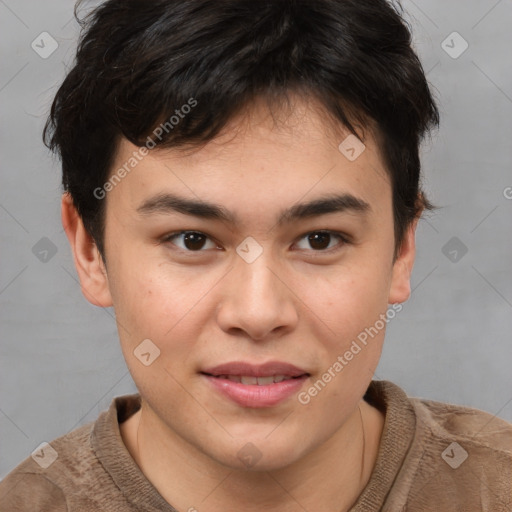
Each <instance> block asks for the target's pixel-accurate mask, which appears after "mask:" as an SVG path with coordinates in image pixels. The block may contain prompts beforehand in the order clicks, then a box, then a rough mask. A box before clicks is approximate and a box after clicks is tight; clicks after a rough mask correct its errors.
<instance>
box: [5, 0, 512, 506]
mask: <svg viewBox="0 0 512 512" xmlns="http://www.w3.org/2000/svg"><path fill="white" fill-rule="evenodd" d="M410 42H411V41H410V33H409V31H408V29H407V28H406V26H405V24H404V22H403V20H402V18H401V15H400V13H399V11H397V10H396V9H395V8H393V7H392V6H390V5H389V4H388V3H386V2H385V1H384V0H365V1H361V0H357V1H356V0H314V1H313V0H268V1H267V0H266V1H260V2H254V1H250V0H220V1H216V2H212V1H209V0H151V1H148V0H108V1H106V2H105V3H104V4H102V5H101V6H100V7H99V8H98V9H97V10H96V11H95V12H94V14H93V15H92V16H91V18H90V19H89V20H88V23H87V24H86V25H85V29H84V33H83V36H82V39H81V43H80V45H79V49H78V53H77V60H76V63H75V66H74V67H73V68H72V69H71V71H70V72H69V74H68V76H67V77H66V79H65V81H64V83H63V85H62V86H61V88H60V90H59V92H58V93H57V96H56V99H55V102H54V104H53V107H52V113H51V117H50V119H49V123H48V125H47V130H46V136H47V141H48V143H49V146H50V147H51V148H52V149H54V150H58V151H59V153H60V155H61V158H62V164H63V184H64V188H65V193H64V196H63V199H62V220H63V225H64V227H65V230H66V233H67V236H68V239H69V242H70V244H71V247H72V249H73V254H74V261H75V265H76V268H77V272H78V275H79V277H80V282H81V286H82V290H83V293H84V295H85V297H86V298H87V300H89V301H90V302H91V303H93V304H95V305H97V306H101V307H109V306H113V307H114V309H115V313H116V319H117V324H118V330H119V337H120V342H121V346H122V350H123V354H124V357H125V359H126V363H127V365H128V368H129V370H130V372H131V375H132V377H133V379H134V382H135V383H136V385H137V388H138V390H139V394H137V395H129V396H122V397H117V398H115V399H114V400H113V402H112V404H111V406H110V409H109V410H108V411H106V412H103V413H102V414H101V415H100V416H99V418H98V419H97V420H96V421H95V422H93V423H91V424H88V425H85V426H83V427H81V428H78V429H76V430H74V431H73V432H70V433H68V434H66V435H65V436H62V437H60V438H58V439H56V440H54V441H52V442H51V443H49V445H45V446H44V447H42V449H41V452H40V453H36V454H35V455H33V456H32V457H29V458H27V460H25V461H24V462H22V463H21V464H20V465H19V466H18V467H17V468H16V469H15V470H14V471H13V472H12V473H10V474H9V475H8V477H7V478H5V479H4V481H3V482H2V483H1V484H0V505H1V506H0V508H1V510H2V511H4V510H5V511H16V512H17V511H29V510H30V511H33V510H44V511H50V510H51V511H70V512H71V511H93V510H105V511H114V510H115V511H138V510H145V511H147V510H155V511H156V510H158V511H180V512H184V511H195V510H197V511H199V512H203V511H204V512H220V511H232V510H244V511H261V510H265V511H270V512H273V511H280V512H283V511H285V512H292V511H293V512H295V511H309V512H324V511H326V512H333V511H337V512H340V511H348V510H350V511H357V512H362V511H377V510H384V511H389V512H392V511H393V512H395V511H440V510H442V511H447V510H450V511H451V510H459V511H462V510H464V511H477V510H485V511H490V510H492V511H505V510H510V506H511V502H510V482H511V462H512V454H511V447H510V436H511V435H512V427H511V426H510V425H509V424H508V423H506V422H504V421H502V420H500V419H498V418H495V417H493V416H491V415H490V414H487V413H484V412H481V411H477V410H474V409H469V408H464V407H457V406H452V405H448V404H442V403H437V402H431V401H426V400H419V399H412V398H409V397H407V395H406V394H405V393H404V391H402V390H401V389H400V388H398V387H397V386H396V385H394V384H392V383H390V382H385V381H384V382H383V381H372V376H373V373H374V370H375V368H376V366H377V363H378V361H379V357H380V353H381V349H382V344H383V340H384V332H385V327H386V324H387V322H388V321H389V320H390V319H391V318H393V316H395V315H396V314H397V312H398V311H400V309H401V303H402V302H404V301H406V300H407V299H408V297H409V294H410V285H409V280H410V275H411V270H412V267H413V262H414V256H415V240H414V235H415V229H416V224H417V221H418V219H419V217H420V215H421V212H422V211H423V209H425V208H430V204H429V202H428V201H427V199H426V198H425V196H424V195H423V193H422V191H421V189H420V186H419V175H420V162H419V157H418V149H419V143H420V141H421V140H422V138H423V136H424V135H425V133H426V132H427V131H428V130H429V128H431V127H433V126H435V125H437V122H438V112H437V109H436V106H435V104H434V101H433V99H432V97H431V94H430V91H429V88H428V85H427V83H426V80H425V77H424V74H423V70H422V68H421V65H420V63H419V61H418V59H417V57H416V55H415V54H414V52H413V50H412V49H411V45H410Z"/></svg>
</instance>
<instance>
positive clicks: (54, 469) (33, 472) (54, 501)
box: [0, 422, 99, 512]
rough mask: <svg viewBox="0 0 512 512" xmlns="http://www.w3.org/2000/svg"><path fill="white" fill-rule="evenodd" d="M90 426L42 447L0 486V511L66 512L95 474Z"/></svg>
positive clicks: (0, 483)
mask: <svg viewBox="0 0 512 512" xmlns="http://www.w3.org/2000/svg"><path fill="white" fill-rule="evenodd" d="M93 426H94V422H91V423H88V424H87V425H84V426H82V427H79V428H77V429H75V430H73V431H71V432H69V433H68V434H65V435H63V436H61V437H58V438H56V439H54V440H53V441H51V442H49V443H42V444H41V445H40V446H39V447H38V448H37V449H36V450H35V451H34V452H33V453H32V454H31V455H30V456H29V457H27V458H26V459H25V460H23V461H22V462H21V463H20V464H19V465H18V466H17V467H16V468H14V469H13V470H12V471H11V472H10V473H9V474H8V475H7V476H6V477H5V478H4V479H3V480H2V481H1V482H0V510H9V511H12V512H25V511H29V510H30V511H32V510H44V511H49V512H50V511H51V512H61V511H67V510H68V508H69V507H68V502H67V496H69V495H71V494H75V493H77V492H78V489H79V488H80V486H81V485H82V484H84V483H85V480H86V479H87V478H90V477H91V476H92V475H93V474H94V473H96V472H97V466H98V465H99V461H98V460H97V458H96V456H95V454H94V452H93V450H92V447H91V444H90V437H91V432H92V429H93Z"/></svg>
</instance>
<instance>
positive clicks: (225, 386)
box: [200, 361, 310, 408]
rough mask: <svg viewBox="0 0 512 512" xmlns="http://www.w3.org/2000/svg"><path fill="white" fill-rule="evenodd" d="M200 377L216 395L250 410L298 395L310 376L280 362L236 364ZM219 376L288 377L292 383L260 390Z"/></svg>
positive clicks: (224, 366)
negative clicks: (218, 394) (219, 394)
mask: <svg viewBox="0 0 512 512" xmlns="http://www.w3.org/2000/svg"><path fill="white" fill-rule="evenodd" d="M200 373H201V375H202V376H203V378H204V379H206V380H207V381H208V383H209V384H210V385H211V386H212V387H213V388H214V389H215V390H216V391H217V392H219V393H221V394H222V395H224V396H225V397H227V398H229V399H230V400H232V401H233V402H235V403H236V404H238V405H240V406H241V407H250V408H262V407H272V406H275V405H277V404H279V403H280V402H282V401H284V400H286V399H287V398H289V397H290V396H291V395H293V394H295V393H297V392H298V391H299V390H300V388H301V387H302V386H303V385H304V382H305V381H306V380H307V379H308V378H309V376H310V374H309V373H308V372H306V371H305V370H302V369H301V368H298V367H297V366H294V365H292V364H289V363H284V362H280V361H270V362H267V363H264V364H260V365H255V364H250V363H246V362H243V361H234V362H231V363H225V364H221V365H218V366H215V367H211V368H207V369H205V370H203V371H201V372H200ZM219 375H222V376H224V375H238V376H248V377H270V376H274V375H285V376H286V377H289V379H288V380H283V381H281V382H274V383H272V384H266V385H261V386H260V385H255V384H242V383H239V382H234V381H232V380H229V379H226V378H222V377H218V376H219Z"/></svg>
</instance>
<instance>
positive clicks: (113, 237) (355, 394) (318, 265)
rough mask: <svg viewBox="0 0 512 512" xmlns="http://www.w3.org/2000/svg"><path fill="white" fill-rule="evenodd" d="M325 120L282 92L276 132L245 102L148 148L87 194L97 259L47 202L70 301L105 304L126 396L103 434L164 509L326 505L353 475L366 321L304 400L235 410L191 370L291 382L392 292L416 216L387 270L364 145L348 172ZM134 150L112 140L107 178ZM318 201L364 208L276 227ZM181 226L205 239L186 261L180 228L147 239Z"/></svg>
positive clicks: (369, 155) (365, 461)
mask: <svg viewBox="0 0 512 512" xmlns="http://www.w3.org/2000/svg"><path fill="white" fill-rule="evenodd" d="M328 126H329V123H328V122H326V118H325V114H322V113H321V110H320V109H319V108H318V106H317V105H315V104H312V103H306V102H304V101H301V100H300V99H299V100H298V101H297V102H296V104H295V106H294V109H293V111H292V112H291V113H290V112H289V113H288V114H287V115H286V116H285V117H284V118H283V119H281V121H280V122H279V123H277V124H276V123H274V122H273V120H272V117H271V116H269V114H268V111H267V109H266V107H265V105H264V104H262V103H261V102H257V101H256V102H255V103H254V104H253V105H252V108H251V109H250V110H249V111H248V112H247V113H246V115H243V116H240V117H239V118H236V119H233V120H232V122H231V123H230V124H229V125H228V126H226V128H225V130H224V131H223V132H222V133H221V134H220V135H219V136H218V137H217V138H216V139H214V140H213V141H211V142H210V143H208V144H207V145H205V146H204V147H202V148H200V149H198V150H196V151H195V152H193V153H190V152H189V153H183V152H182V151H180V150H177V149H172V150H155V151H152V152H150V153H149V155H147V156H146V157H145V158H144V159H142V161H141V162H140V163H138V165H137V166H136V167H135V168H134V169H133V170H132V171H131V172H130V173H129V174H127V175H126V177H124V178H123V180H122V181H121V183H119V184H118V185H117V186H116V187H114V189H113V190H111V191H110V192H108V194H107V197H106V198H105V200H106V201H107V209H106V228H105V259H106V265H104V263H103V261H102V259H101V257H100V254H99V253H98V250H97V248H96V246H95V245H94V243H93V241H92V239H91V237H90V236H89V235H88V233H87V232H86V230H85V229H84V226H83V224H82V221H81V219H80V217H79V216H78V214H77V212H76V210H75V208H74V207H73V204H72V201H71V200H70V197H69V196H68V195H67V194H65V195H64V196H63V200H62V220H63V224H64V226H65V228H66V233H67V236H68V238H69V241H70V244H71V247H72V249H73V254H74V260H75V265H76V268H77V271H78V275H79V277H80V283H81V287H82V291H83V293H84V295H85V297H86V298H87V299H88V300H89V301H90V302H91V303H93V304H95V305H98V306H101V307H109V306H113V307H114V308H115V313H116V318H117V323H118V330H119V337H120V341H121V347H122V350H123V354H124V357H125V359H126V362H127V365H128V368H129V370H130V372H131V375H132V377H133V379H134V381H135V383H136V385H137V388H138V389H139V391H140V394H141V396H142V408H141V410H139V412H138V413H136V414H135V415H133V416H132V417H130V418H129V419H128V420H127V421H126V422H125V423H123V424H121V425H120V429H121V435H122V437H123V440H124V442H125V444H126V446H127V448H128V450H129V452H130V453H131V454H132V456H133V458H134V459H135V461H136V462H137V464H138V465H139V466H140V468H141V470H142V471H143V473H144V474H145V475H146V477H147V478H148V479H149V480H150V481H151V482H152V484H153V485H154V486H155V487H156V489H157V490H158V491H159V493H160V494H161V495H162V496H163V497H164V499H166V500H167V501H168V502H169V503H171V504H172V505H173V506H174V507H175V508H177V509H178V510H180V511H187V510H190V509H192V507H194V508H196V509H197V510H199V512H201V511H203V510H204V511H208V512H217V511H226V510H227V511H231V510H235V509H236V510H238V509H241V510H247V511H260V510H262V509H263V507H264V510H267V511H278V510H279V511H299V510H300V511H303V510H304V509H306V510H321V511H323V510H338V511H343V510H348V509H349V508H350V506H351V505H353V503H354V502H355V501H356V499H357V497H358V496H359V494H360V493H361V491H362V490H363V488H364V486H365V485H366V484H367V482H368V480H369V478H370V475H371V471H372V469H373V466H374V463H375V460H376V456H377V451H378V447H379V439H380V436H381V433H382V427H383V421H384V418H383V415H382V413H381V412H379V411H377V410H376V409H375V408H373V407H372V406H370V405H369V404H367V403H366V402H364V401H363V400H362V397H363V395H364V393H365V391H366V389H367V387H368V385H369V383H370V381H371V378H372V375H373V372H374V370H375V368H376V366H377V363H378V361H379V358H380V354H381V349H382V344H383V340H384V329H382V330H381V331H379V333H378V335H376V336H375V337H374V338H373V339H371V341H370V342H369V343H368V344H367V346H366V347H364V348H363V349H362V350H361V352H359V353H358V354H357V355H356V356H354V358H353V359H352V360H351V361H350V362H349V363H348V364H347V365H346V366H345V367H344V368H343V370H342V371H341V372H340V373H338V374H337V375H336V377H335V378H333V379H332V380H331V382H330V383H329V384H328V385H327V386H325V388H324V389H323V390H322V391H321V392H320V393H318V395H317V396H315V397H312V398H311V400H310V402H309V403H308V404H307V405H302V404H301V403H299V401H298V400H297V397H296V396H292V397H291V398H289V399H286V400H285V401H284V402H282V403H280V404H278V405H276V406H273V407H270V408H263V409H255V408H251V407H241V406H239V405H237V404H235V403H234V402H232V401H230V400H229V399H228V398H226V397H224V396H223V395H221V394H219V393H218V392H216V391H214V390H212V388H211V387H210V386H209V385H208V382H205V379H204V378H203V377H202V376H201V375H200V374H199V373H198V372H199V371H200V370H201V369H204V368H205V367H207V366H212V365H216V364H220V363H224V362H229V361H235V360H245V361H251V362H254V363H263V362H266V361H270V360H279V361H286V362H289V363H292V364H294V365H296V366H298V367H300V368H303V369H305V370H306V371H307V372H309V373H310V374H311V376H310V377H309V379H308V380H307V381H306V382H305V383H304V386H303V388H302V390H307V389H308V388H309V387H310V386H311V385H312V384H313V383H314V382H316V381H317V380H318V378H320V376H321V375H322V374H323V373H324V372H325V371H327V369H328V368H329V367H331V366H332V365H333V363H334V362H335V361H336V360H337V357H338V356H339V355H343V354H344V353H345V352H346V351H347V350H348V348H349V346H350V344H351V342H352V340H354V339H356V338H357V335H358V334H359V333H360V332H362V331H364V329H365V328H367V327H369V326H373V325H374V324H375V322H376V320H378V319H379V315H381V314H385V312H386V310H387V308H388V305H389V304H393V303H399V302H404V301H405V300H407V299H408V297H409V294H410V284H409V283H410V274H411V271H412V266H413V262H414V256H415V242H414V234H415V229H416V223H417V221H415V222H413V223H411V225H410V226H409V227H408V229H407V231H406V234H405V238H404V241H403V243H402V245H401V250H400V252H399V254H398V257H397V258H396V259H395V260H394V259H393V252H394V235H393V233H394V232H393V215H392V200H391V197H392V195H391V185H390V181H389V177H388V176H387V173H386V172H385V171H384V168H383V163H382V158H381V155H380V154H379V151H378V149H377V146H376V143H375V139H374V138H373V136H372V135H371V134H367V136H366V138H365V145H366V149H365V150H364V151H363V153H362V154H361V155H360V156H359V157H358V158H357V159H356V160H355V161H354V162H350V161H349V160H348V159H347V158H345V156H344V155H343V154H341V152H340V151H339V150H338V145H339V143H340V142H341V141H342V140H343V139H344V138H345V137H346V136H347V134H348V132H346V131H343V130H342V128H341V127H338V128H339V130H338V131H336V130H332V129H330V128H328ZM134 150H137V148H136V147H135V146H133V145H132V144H130V143H129V142H128V141H126V140H122V141H121V144H120V146H119V150H118V153H117V157H116V162H115V164H114V166H113V169H117V168H119V167H121V166H122V165H123V163H124V162H126V160H127V159H128V158H129V157H130V156H131V154H132V152H133V151H134ZM161 192H170V193H173V194H176V195H179V196H181V197H185V198H189V199H196V200H197V199H199V200H203V201H208V202H212V203H217V204H219V205H222V206H223V207H224V208H226V209H227V210H229V211H230V212H232V213H233V214H236V215H237V217H238V220H239V222H238V223H237V224H233V223H228V222H225V221H220V220H213V219H202V218H198V217H195V216H191V215H185V214H181V213H176V212H170V211H162V212H159V213H153V214H146V215H142V214H140V213H138V212H137V208H138V207H139V206H140V205H141V204H142V203H143V202H144V201H145V200H147V199H148V198H150V197H152V196H154V195H155V194H157V193H161ZM332 193H349V194H352V195H353V196H355V197H357V198H359V199H362V200H364V201H365V202H366V203H368V205H369V209H368V210H367V211H366V212H360V211H341V212H334V213H328V214H324V215H318V216H315V217H311V218H308V219H299V220H294V221H292V222H289V223H286V224H283V225H282V226H280V225H277V219H278V216H279V214H280V212H281V211H282V209H285V208H288V207H291V206H293V205H294V204H296V203H297V202H305V201H310V200H313V199H317V198H320V197H323V196H325V195H327V194H332ZM183 230H190V231H198V232H201V233H204V234H205V235H207V236H208V237H209V238H206V239H205V242H204V246H203V248H202V249H200V250H199V252H198V251H197V250H196V251H193V250H190V246H191V245H190V244H189V245H186V244H185V241H184V237H183V236H178V237H175V238H172V239H170V240H167V241H164V240H163V238H164V237H165V235H169V234H172V233H175V232H178V231H183ZM318 230H331V231H334V232H340V233H344V234H345V235H348V236H349V242H348V243H343V242H342V241H341V240H340V239H338V238H337V237H336V236H334V235H333V236H332V237H331V239H330V241H329V239H327V241H326V242H325V245H324V247H325V246H328V247H327V248H322V247H320V249H319V248H318V245H315V244H314V243H311V242H309V241H308V236H307V235H308V234H310V233H312V232H316V231H318ZM248 236H251V237H253V238H254V239H255V240H256V241H257V242H258V243H259V244H260V246H261V247H262V249H263V252H262V254H261V255H260V256H259V257H258V258H257V259H256V260H255V261H254V262H252V263H247V262H246V261H245V260H244V259H242V258H241V257H240V256H239V255H238V254H237V252H236V248H237V246H239V244H240V243H241V242H242V241H243V240H244V239H245V238H246V237H248ZM187 247H189V249H188V252H187ZM194 247H197V246H194V245H192V249H193V248H194ZM147 338H149V339H151V340H152V342H153V343H154V344H155V345H156V346H157V347H158V348H159V350H160V356H159V357H158V358H157V359H155V360H154V362H153V363H152V364H151V365H149V366H144V365H143V364H141V362H140V361H139V359H137V358H136V357H135V356H134V350H135V349H136V347H137V346H138V345H139V344H140V343H141V341H142V340H144V339H147ZM363 436H364V442H363ZM249 442H250V443H253V444H254V445H255V446H256V447H257V449H258V451H259V453H260V454H261V458H260V460H259V461H258V462H257V463H256V464H255V465H254V466H253V467H250V468H247V467H246V466H245V465H244V463H243V462H242V461H241V460H240V459H239V458H238V456H237V454H238V451H239V450H240V449H241V448H242V447H244V446H245V445H246V444H247V443H249ZM311 489H317V493H316V494H314V493H312V492H311Z"/></svg>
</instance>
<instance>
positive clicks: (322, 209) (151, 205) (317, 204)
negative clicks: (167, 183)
mask: <svg viewBox="0 0 512 512" xmlns="http://www.w3.org/2000/svg"><path fill="white" fill-rule="evenodd" d="M370 210H371V207H370V205H369V204H368V203H367V202H366V201H364V200H363V199H360V198H358V197H356V196H354V195H352V194H349V193H344V194H329V195H327V196H323V197H320V198H317V199H314V200H312V201H309V202H305V203H298V204H295V205H293V206H291V207H290V208H287V209H285V210H282V211H281V212H280V214H279V217H278V221H277V225H282V224H285V223H291V222H293V221H295V220H300V219H308V218H312V217H317V216H320V215H326V214H329V213H340V212H349V213H362V214H366V213H367V212H369V211H370ZM137 212H138V213H139V214H140V215H143V216H147V215H152V214H168V213H176V212H177V213H182V214H185V215H192V216H194V217H200V218H203V219H211V220H219V221H223V222H227V223H230V224H238V222H239V221H238V217H237V216H236V215H235V214H234V213H232V212H230V211H229V210H227V209H226V208H224V206H222V205H219V204H214V203H209V202H206V201H202V200H196V199H188V198H184V197H180V196H177V195H174V194H170V193H161V194H158V195H156V196H153V197H150V198H148V199H146V200H145V201H144V202H143V203H142V204H141V205H140V206H139V207H138V208H137Z"/></svg>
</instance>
